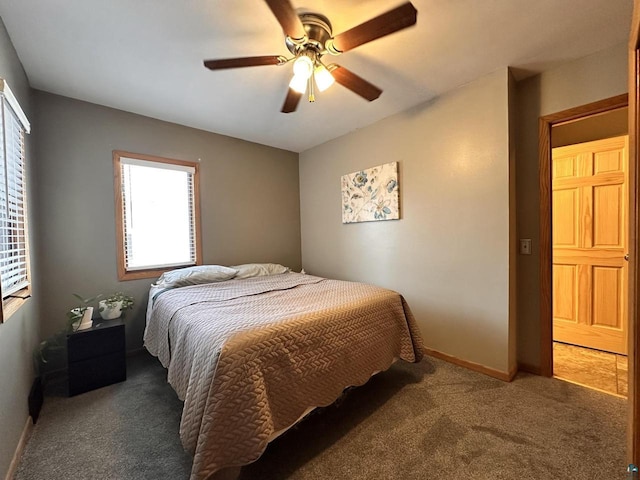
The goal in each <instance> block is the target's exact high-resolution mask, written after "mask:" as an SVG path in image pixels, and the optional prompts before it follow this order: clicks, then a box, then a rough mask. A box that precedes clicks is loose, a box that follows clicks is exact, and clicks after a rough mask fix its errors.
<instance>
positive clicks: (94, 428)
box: [16, 354, 626, 480]
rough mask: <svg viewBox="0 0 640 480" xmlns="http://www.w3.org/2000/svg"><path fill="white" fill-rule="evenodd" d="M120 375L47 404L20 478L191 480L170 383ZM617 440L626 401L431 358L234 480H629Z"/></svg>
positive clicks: (363, 390) (364, 392)
mask: <svg viewBox="0 0 640 480" xmlns="http://www.w3.org/2000/svg"><path fill="white" fill-rule="evenodd" d="M128 368H129V370H128V380H127V381H126V382H124V383H121V384H117V385H112V386H110V387H105V388H102V389H99V390H96V391H93V392H89V393H86V394H83V395H79V396H77V397H72V398H66V397H63V396H49V397H47V398H46V400H45V405H44V409H43V411H42V414H41V416H40V420H39V421H38V424H37V425H36V426H35V429H34V432H33V436H32V438H31V440H30V442H29V444H28V446H27V448H26V451H25V454H24V456H23V458H22V461H21V464H20V467H19V469H18V472H17V476H16V479H17V480H35V479H38V480H40V479H187V478H188V477H189V471H190V464H191V459H190V457H189V455H187V454H185V453H184V452H183V450H182V447H181V445H180V439H179V436H178V426H179V422H180V411H181V403H180V402H179V401H178V400H177V398H176V396H175V393H174V392H173V390H172V389H171V387H170V386H168V385H167V384H166V372H165V370H164V369H163V368H162V367H161V366H160V365H159V363H158V362H157V360H155V359H154V358H152V357H150V356H148V355H147V354H140V355H136V356H135V357H131V358H130V359H129V367H128ZM625 428H626V402H625V401H624V400H622V399H620V398H616V397H612V396H608V395H606V394H603V393H599V392H595V391H591V390H587V389H584V388H582V387H579V386H576V385H573V384H569V383H565V382H562V381H559V380H554V379H547V378H542V377H536V376H533V375H526V374H520V375H519V376H518V377H517V379H516V380H515V381H514V382H512V383H504V382H501V381H499V380H495V379H492V378H489V377H486V376H484V375H481V374H477V373H474V372H471V371H469V370H466V369H463V368H460V367H456V366H454V365H451V364H448V363H445V362H442V361H439V360H435V359H432V358H427V359H425V360H423V361H422V362H421V363H420V364H418V365H409V364H405V363H399V364H396V365H394V366H393V367H392V368H391V369H390V370H389V371H387V372H384V373H382V374H379V375H377V376H376V377H374V378H373V379H372V380H371V381H369V383H367V384H366V385H364V386H362V387H359V388H356V389H353V390H350V391H349V392H348V393H347V394H346V395H345V396H344V397H343V398H342V399H341V400H340V401H339V402H338V405H335V406H331V407H327V408H324V409H321V410H318V411H316V412H314V413H312V414H311V415H310V417H309V418H307V419H306V420H305V421H304V422H302V423H301V424H299V425H298V426H296V427H294V428H293V429H292V430H290V431H289V432H287V433H286V434H285V435H283V436H282V437H280V438H279V439H277V440H275V441H274V442H273V443H272V444H271V445H270V446H269V448H268V449H267V451H266V452H265V454H264V455H263V456H262V457H261V458H260V459H259V460H258V461H257V462H255V463H253V464H252V465H249V466H246V467H244V468H243V469H242V471H241V474H240V479H241V480H258V479H259V480H268V479H300V480H312V479H313V480H322V479H363V480H364V479H367V480H371V479H421V480H424V479H443V480H444V479H454V478H455V479H465V480H470V479H482V480H500V479H505V480H506V479H509V480H513V479H516V478H517V479H519V480H526V479H531V480H534V479H535V480H543V479H563V480H576V479H593V480H596V479H597V480H601V479H607V480H612V479H624V478H625V473H624V472H625V455H624V454H625Z"/></svg>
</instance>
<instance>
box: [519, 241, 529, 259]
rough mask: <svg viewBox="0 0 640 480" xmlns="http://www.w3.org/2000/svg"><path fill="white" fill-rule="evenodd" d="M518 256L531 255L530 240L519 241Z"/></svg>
mask: <svg viewBox="0 0 640 480" xmlns="http://www.w3.org/2000/svg"><path fill="white" fill-rule="evenodd" d="M520 254H521V255H531V239H530V238H521V239H520Z"/></svg>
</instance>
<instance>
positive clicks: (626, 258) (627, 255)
mask: <svg viewBox="0 0 640 480" xmlns="http://www.w3.org/2000/svg"><path fill="white" fill-rule="evenodd" d="M624 259H625V260H626V261H627V262H628V261H629V254H628V253H627V254H626V255H625V256H624Z"/></svg>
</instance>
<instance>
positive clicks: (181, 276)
mask: <svg viewBox="0 0 640 480" xmlns="http://www.w3.org/2000/svg"><path fill="white" fill-rule="evenodd" d="M237 273H238V270H235V269H233V268H229V267H223V266H222V265H196V266H195V267H187V268H179V269H177V270H170V271H168V272H164V273H163V274H162V275H161V276H160V278H159V279H158V281H157V282H156V284H157V285H159V286H161V287H165V288H171V287H184V286H186V285H198V284H200V283H214V282H224V281H225V280H230V279H232V278H233V277H235V276H236V274H237Z"/></svg>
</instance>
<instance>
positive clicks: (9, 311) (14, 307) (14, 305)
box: [0, 287, 31, 323]
mask: <svg viewBox="0 0 640 480" xmlns="http://www.w3.org/2000/svg"><path fill="white" fill-rule="evenodd" d="M29 298H31V288H30V287H27V288H23V289H22V290H18V291H17V292H16V293H14V294H13V295H12V296H10V297H7V298H5V299H4V300H3V301H2V320H0V323H2V322H6V321H7V320H9V318H11V316H12V315H13V314H14V313H16V312H17V311H18V310H20V308H22V306H23V305H24V304H25V303H26V302H27V299H29Z"/></svg>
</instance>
